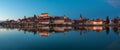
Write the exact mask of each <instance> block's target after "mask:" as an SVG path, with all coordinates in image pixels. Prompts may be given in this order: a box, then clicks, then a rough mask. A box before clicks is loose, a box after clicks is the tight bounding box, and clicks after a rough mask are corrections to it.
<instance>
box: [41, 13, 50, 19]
mask: <svg viewBox="0 0 120 50" xmlns="http://www.w3.org/2000/svg"><path fill="white" fill-rule="evenodd" d="M40 17H42V18H49V17H50V15H49V14H48V13H41V14H40Z"/></svg>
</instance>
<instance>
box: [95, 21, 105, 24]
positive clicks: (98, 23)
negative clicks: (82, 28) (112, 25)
mask: <svg viewBox="0 0 120 50" xmlns="http://www.w3.org/2000/svg"><path fill="white" fill-rule="evenodd" d="M93 24H94V25H102V24H103V22H95V21H94V22H93Z"/></svg>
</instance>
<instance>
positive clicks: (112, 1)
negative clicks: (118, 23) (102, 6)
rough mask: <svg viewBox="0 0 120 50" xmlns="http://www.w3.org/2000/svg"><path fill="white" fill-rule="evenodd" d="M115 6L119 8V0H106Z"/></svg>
mask: <svg viewBox="0 0 120 50" xmlns="http://www.w3.org/2000/svg"><path fill="white" fill-rule="evenodd" d="M107 1H108V3H109V4H111V5H112V6H113V7H115V8H120V0H107Z"/></svg>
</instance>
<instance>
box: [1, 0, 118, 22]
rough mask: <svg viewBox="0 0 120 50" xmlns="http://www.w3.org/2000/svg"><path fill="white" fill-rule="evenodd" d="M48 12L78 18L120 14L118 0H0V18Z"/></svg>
mask: <svg viewBox="0 0 120 50" xmlns="http://www.w3.org/2000/svg"><path fill="white" fill-rule="evenodd" d="M40 13H49V14H50V15H51V16H63V15H66V16H67V17H69V18H71V19H78V18H79V16H80V13H81V14H82V15H83V17H84V18H90V19H92V18H101V19H105V18H106V16H110V18H114V17H115V16H120V0H0V20H6V19H18V18H23V16H27V17H29V16H33V15H34V14H36V15H40Z"/></svg>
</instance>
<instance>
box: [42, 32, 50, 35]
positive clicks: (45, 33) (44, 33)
mask: <svg viewBox="0 0 120 50" xmlns="http://www.w3.org/2000/svg"><path fill="white" fill-rule="evenodd" d="M40 36H49V32H40Z"/></svg>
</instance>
